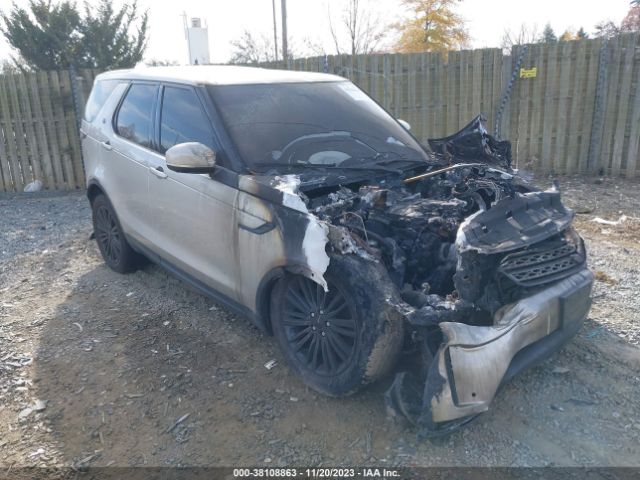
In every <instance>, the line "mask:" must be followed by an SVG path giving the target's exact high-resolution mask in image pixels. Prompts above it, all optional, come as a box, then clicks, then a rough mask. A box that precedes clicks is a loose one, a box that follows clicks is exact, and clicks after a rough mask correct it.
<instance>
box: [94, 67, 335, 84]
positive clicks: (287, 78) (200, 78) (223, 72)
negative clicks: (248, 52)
mask: <svg viewBox="0 0 640 480" xmlns="http://www.w3.org/2000/svg"><path fill="white" fill-rule="evenodd" d="M96 79H99V80H106V79H127V80H155V81H166V82H180V83H188V84H194V85H202V84H208V85H243V84H260V83H301V82H338V81H345V79H344V78H342V77H339V76H337V75H329V74H326V73H316V72H299V71H291V70H270V69H267V68H256V67H243V66H236V65H189V66H180V67H141V68H132V69H129V70H112V71H110V72H105V73H101V74H100V75H98V77H97V78H96Z"/></svg>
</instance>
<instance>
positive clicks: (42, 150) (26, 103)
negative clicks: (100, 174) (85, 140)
mask: <svg viewBox="0 0 640 480" xmlns="http://www.w3.org/2000/svg"><path fill="white" fill-rule="evenodd" d="M94 76H95V72H93V71H91V70H84V71H81V72H79V78H78V79H77V81H78V87H79V88H78V91H77V101H78V102H79V103H80V104H83V103H84V100H83V99H84V98H86V97H87V96H88V94H89V91H90V90H91V85H92V84H93V78H94ZM79 106H80V105H79ZM76 121H77V117H76V112H75V106H74V100H73V95H72V88H71V77H70V75H69V72H68V71H59V72H56V71H53V72H33V73H27V74H8V75H0V191H22V190H23V188H24V187H25V185H27V184H28V183H30V182H32V181H34V180H40V181H42V183H43V185H44V188H47V189H52V190H53V189H71V188H79V187H82V186H84V170H83V165H82V155H81V152H80V139H79V134H78V129H77V124H76Z"/></svg>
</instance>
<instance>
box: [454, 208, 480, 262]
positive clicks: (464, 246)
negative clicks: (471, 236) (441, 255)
mask: <svg viewBox="0 0 640 480" xmlns="http://www.w3.org/2000/svg"><path fill="white" fill-rule="evenodd" d="M481 213H483V210H478V211H477V212H475V213H473V214H471V215H469V216H468V217H467V218H465V219H464V221H463V222H462V223H461V224H460V226H459V227H458V233H457V234H456V249H457V250H458V253H462V252H466V251H467V250H474V249H473V248H471V247H469V242H468V241H467V236H466V235H465V234H464V229H465V228H467V226H468V225H469V224H470V223H471V222H472V221H473V219H474V218H476V217H477V216H478V215H480V214H481Z"/></svg>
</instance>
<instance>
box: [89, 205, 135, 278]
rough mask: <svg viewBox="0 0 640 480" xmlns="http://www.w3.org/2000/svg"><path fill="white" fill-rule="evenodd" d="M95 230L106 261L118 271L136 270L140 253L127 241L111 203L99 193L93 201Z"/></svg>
mask: <svg viewBox="0 0 640 480" xmlns="http://www.w3.org/2000/svg"><path fill="white" fill-rule="evenodd" d="M91 209H92V211H93V232H94V233H95V237H96V242H97V243H98V248H99V249H100V253H101V254H102V258H103V259H104V261H105V263H106V264H107V265H108V266H109V268H111V269H112V270H114V271H116V272H118V273H128V272H132V271H134V270H135V269H136V268H137V267H138V265H139V264H140V259H141V257H140V255H139V254H138V253H136V252H135V251H134V250H133V249H132V248H131V246H130V245H129V243H128V242H127V240H126V238H125V236H124V234H123V232H122V227H121V226H120V222H119V221H118V217H117V216H116V213H115V211H114V210H113V207H112V206H111V203H110V202H109V200H108V199H107V197H106V196H105V195H103V194H98V195H97V196H96V197H95V198H94V199H93V202H92V203H91Z"/></svg>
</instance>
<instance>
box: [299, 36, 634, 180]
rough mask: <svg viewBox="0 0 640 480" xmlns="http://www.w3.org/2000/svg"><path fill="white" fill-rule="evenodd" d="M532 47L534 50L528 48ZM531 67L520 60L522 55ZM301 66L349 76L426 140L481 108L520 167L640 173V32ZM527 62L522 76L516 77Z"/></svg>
mask: <svg viewBox="0 0 640 480" xmlns="http://www.w3.org/2000/svg"><path fill="white" fill-rule="evenodd" d="M523 49H524V52H523ZM519 58H521V60H522V61H521V64H520V65H518V59H519ZM288 67H289V68H291V69H294V70H309V71H327V72H329V73H336V74H338V75H342V76H345V77H348V78H349V79H351V80H352V81H353V82H355V83H356V84H358V85H359V86H360V87H361V88H363V89H364V90H365V91H367V92H368V93H369V94H370V95H371V96H372V97H374V98H375V99H376V100H378V101H379V102H380V103H381V104H382V105H383V106H384V107H385V108H386V109H387V110H389V111H390V112H391V113H392V114H393V115H395V116H396V117H397V118H402V119H404V120H407V121H408V122H409V123H410V124H411V127H412V130H413V132H414V134H415V135H416V136H417V137H418V138H419V139H421V140H426V139H427V138H433V137H442V136H446V135H449V134H451V133H454V132H456V131H457V130H459V129H460V128H462V127H463V126H464V125H465V124H467V123H468V122H469V121H470V120H471V119H472V118H473V117H474V116H475V115H476V114H478V113H482V114H483V115H484V116H485V117H487V119H488V122H487V125H488V128H489V130H490V131H492V130H494V126H495V125H496V117H497V114H498V110H499V109H500V105H501V103H502V102H501V100H502V98H503V95H504V94H505V92H507V91H509V86H510V84H511V83H512V85H511V90H510V95H509V96H508V102H507V103H506V106H505V108H504V109H503V112H502V115H501V118H500V122H499V130H500V132H501V136H502V137H504V138H508V139H510V140H511V141H512V142H513V153H514V159H515V164H516V166H517V167H519V168H527V169H532V170H536V171H541V172H545V173H589V172H593V173H599V172H600V171H602V172H603V173H606V174H610V175H625V176H629V177H633V176H638V175H639V174H640V162H639V161H638V156H639V152H638V145H639V138H640V37H639V35H638V34H637V33H634V34H625V35H622V36H620V37H616V38H614V39H612V40H608V41H605V40H602V39H595V40H580V41H571V42H558V43H553V44H535V45H528V46H526V47H524V46H516V47H514V48H513V50H512V52H511V55H507V56H503V54H502V51H501V50H499V49H483V50H470V51H460V52H449V54H448V55H447V57H445V56H444V55H442V54H439V53H418V54H393V55H357V56H355V57H350V56H335V57H321V58H309V59H300V60H294V61H292V62H291V63H290V65H289V66H288ZM516 67H517V70H516V71H517V74H516V78H515V81H514V82H511V79H512V74H513V72H514V70H515V69H516Z"/></svg>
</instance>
